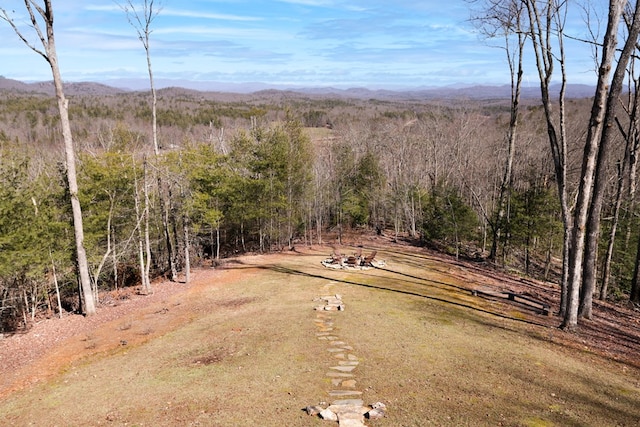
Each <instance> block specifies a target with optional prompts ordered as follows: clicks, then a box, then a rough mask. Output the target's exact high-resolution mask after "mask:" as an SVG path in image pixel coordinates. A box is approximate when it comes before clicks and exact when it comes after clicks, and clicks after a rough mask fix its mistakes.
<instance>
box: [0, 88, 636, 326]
mask: <svg viewBox="0 0 640 427" xmlns="http://www.w3.org/2000/svg"><path fill="white" fill-rule="evenodd" d="M105 92H106V91H105ZM148 98H149V94H148V93H138V92H122V93H119V94H103V95H99V94H81V93H80V94H77V95H72V96H70V118H71V123H72V128H73V133H74V138H75V142H76V144H77V147H78V181H79V189H80V200H81V204H82V206H83V215H84V227H85V245H86V248H87V254H88V260H89V263H90V272H91V280H92V285H93V287H94V292H95V293H96V296H98V295H99V292H100V291H101V290H109V289H117V288H119V287H123V286H134V285H140V283H141V281H142V275H143V274H141V270H140V262H139V260H140V259H146V255H145V251H144V248H145V240H148V242H149V249H150V256H149V258H148V262H149V263H148V264H147V265H148V267H147V268H149V269H150V275H151V277H157V276H161V275H166V276H167V277H169V278H171V279H172V280H185V279H186V277H185V276H186V275H187V274H188V267H189V266H194V265H201V264H202V263H207V264H210V263H212V262H215V260H216V259H217V258H219V257H225V256H228V255H231V254H235V253H239V252H245V251H272V250H281V249H286V248H291V247H292V246H294V245H296V244H312V243H336V239H337V240H340V239H341V237H342V233H346V232H349V231H356V232H374V231H375V230H376V229H377V230H378V231H379V232H384V233H391V234H394V235H395V236H396V237H397V238H409V239H413V240H414V241H415V242H417V243H421V244H425V245H432V246H433V247H436V248H438V249H439V250H443V251H447V252H450V253H451V254H455V255H456V256H465V257H477V258H485V257H487V256H488V253H489V249H490V246H491V244H492V242H491V238H492V232H491V229H492V227H493V226H494V224H493V222H494V220H495V215H496V203H497V202H496V201H497V199H498V197H499V190H500V186H499V183H500V180H501V174H502V164H503V163H504V158H505V156H506V153H505V144H504V139H505V132H506V130H507V129H508V125H509V110H510V109H509V103H508V101H506V100H485V101H474V102H469V101H456V100H449V101H447V102H442V101H439V102H438V101H424V100H423V101H418V100H398V101H391V100H387V101H382V100H375V99H368V100H358V99H349V98H338V97H328V96H308V95H304V94H295V93H288V92H265V93H256V94H253V95H230V94H215V93H199V92H192V91H187V90H183V89H176V88H173V89H163V90H161V91H159V93H158V116H157V117H158V134H159V144H160V147H161V150H160V155H159V156H155V155H154V154H153V150H152V144H151V141H150V137H149V135H150V132H149V122H150V119H149V118H150V114H151V112H150V107H149V104H148ZM525 104H528V105H527V107H526V109H525V111H524V112H523V118H522V128H521V130H520V133H521V138H522V143H521V145H520V147H519V151H518V156H517V159H516V162H515V165H514V173H513V177H514V179H513V183H512V192H511V197H510V202H509V209H508V215H507V216H506V217H505V219H504V221H505V222H506V223H507V224H508V233H504V234H503V235H502V236H501V237H500V241H499V242H498V243H499V245H498V247H499V251H498V257H497V258H496V262H497V263H498V264H500V265H504V266H507V267H509V268H514V269H517V270H518V271H522V272H523V273H524V274H530V275H535V276H539V277H547V278H555V279H557V275H558V272H557V270H558V268H559V267H558V264H559V261H558V258H559V257H560V256H561V255H560V252H561V249H562V224H561V218H560V212H559V208H558V202H557V200H558V198H557V195H556V193H557V190H556V186H555V184H554V173H553V167H552V164H551V162H550V154H549V152H548V151H549V149H548V144H547V142H546V134H545V131H544V128H543V123H544V119H543V117H542V113H541V108H540V106H539V105H538V102H537V101H534V100H526V101H525ZM589 105H590V102H589V100H585V99H576V100H571V101H569V107H568V113H569V121H570V122H571V123H572V124H573V126H572V127H571V128H570V135H569V139H570V140H571V141H574V142H575V145H576V146H575V147H573V148H572V150H571V153H572V156H571V167H570V168H569V169H570V171H572V172H571V179H570V181H571V182H573V183H574V184H573V185H574V188H575V186H576V185H577V183H576V180H577V174H576V171H577V170H578V166H579V162H580V158H581V153H580V152H579V150H578V148H577V147H578V144H579V143H580V140H581V138H583V134H582V133H583V129H584V126H585V121H586V120H587V119H588V112H589V111H588V109H589ZM57 117H58V115H57V114H56V104H55V99H54V98H52V97H50V96H47V95H46V94H41V93H27V92H16V91H11V90H5V91H4V92H3V93H2V96H1V97H0V156H1V160H2V162H1V164H0V179H1V180H2V185H1V186H0V188H1V190H0V191H1V192H2V196H1V197H0V200H1V201H2V202H0V205H1V208H2V215H1V216H0V233H1V236H0V239H1V240H0V242H1V243H0V244H1V245H2V251H1V252H0V285H1V289H2V306H1V307H2V328H3V331H11V330H14V329H16V328H18V327H21V326H24V325H25V324H29V322H31V321H32V320H34V319H35V318H36V317H37V316H40V315H42V314H43V313H48V314H49V315H52V314H54V313H57V312H58V311H59V310H60V308H59V307H58V302H57V300H56V295H57V292H56V289H59V290H60V295H61V297H60V298H61V302H60V305H61V307H62V310H77V309H78V308H79V307H78V303H77V296H76V294H77V287H78V284H77V280H76V271H75V264H74V262H73V259H74V258H73V257H74V256H73V253H74V250H73V247H74V245H73V230H72V228H71V225H70V224H71V218H70V215H71V214H70V212H69V208H68V203H67V201H66V200H67V198H68V194H67V188H66V185H65V179H64V171H63V169H64V166H63V151H62V145H61V141H60V138H61V137H60V132H59V130H58V127H59V123H58V119H57ZM617 153H618V155H619V158H616V157H615V156H612V164H611V165H610V168H611V170H610V176H611V179H610V188H609V193H608V200H609V203H608V204H607V208H606V209H607V212H610V211H612V209H613V204H614V203H615V197H614V196H615V194H616V183H617V180H616V176H617V175H616V173H617V171H618V169H616V165H620V162H621V160H622V158H621V157H620V156H622V155H623V154H624V152H623V147H622V146H621V147H618V150H617ZM162 205H166V207H167V209H163V206H162ZM636 211H637V208H636V206H635V203H633V200H630V199H628V198H625V204H624V209H623V210H622V214H621V222H620V230H621V233H620V237H619V238H618V239H616V251H615V253H614V262H613V266H614V267H613V269H612V273H611V276H612V277H611V278H612V280H611V281H610V285H609V292H608V295H609V296H610V297H613V298H623V297H624V294H625V293H626V292H628V291H629V283H630V277H631V275H632V273H633V265H634V259H635V257H634V256H633V255H634V254H633V251H631V250H627V249H628V248H633V247H635V245H636V241H637V231H638V230H637V229H636V225H635V221H633V220H632V219H633V218H634V215H635V213H637V212H636ZM165 214H166V217H165ZM610 217H611V215H610V214H606V215H605V216H604V220H603V221H604V223H605V224H604V225H605V228H606V227H608V224H609V223H610V222H611V221H610ZM606 243H607V241H606V239H603V240H602V244H603V245H606ZM603 253H604V250H603Z"/></svg>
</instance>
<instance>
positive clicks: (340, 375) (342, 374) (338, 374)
mask: <svg viewBox="0 0 640 427" xmlns="http://www.w3.org/2000/svg"><path fill="white" fill-rule="evenodd" d="M327 376H328V377H333V378H352V377H355V375H353V374H347V373H345V372H327Z"/></svg>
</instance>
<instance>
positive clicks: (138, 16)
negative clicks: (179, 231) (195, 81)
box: [120, 0, 177, 281]
mask: <svg viewBox="0 0 640 427" xmlns="http://www.w3.org/2000/svg"><path fill="white" fill-rule="evenodd" d="M120 8H121V9H122V10H123V11H124V12H125V13H126V15H127V19H128V20H129V23H130V24H131V26H132V27H133V28H135V30H136V32H137V33H138V38H139V39H140V41H141V42H142V45H143V47H144V50H145V53H146V58H147V70H148V72H149V85H150V88H151V130H152V140H153V151H154V153H155V156H156V160H158V158H159V156H160V144H159V143H158V120H157V104H158V97H157V94H156V87H155V84H154V80H153V67H152V66H151V51H150V44H149V39H150V36H151V24H152V23H153V20H154V19H155V18H156V16H158V14H159V13H160V11H161V10H162V7H156V2H155V1H154V0H144V1H143V3H142V6H141V8H142V10H138V9H137V8H136V5H134V4H133V1H131V0H127V2H126V4H125V5H120ZM162 190H163V184H162V178H161V177H160V176H158V194H159V198H160V207H161V209H162V226H163V228H164V237H165V241H166V242H167V253H168V258H169V268H170V270H171V280H172V281H176V280H177V267H176V265H175V262H176V261H175V260H176V256H175V248H174V246H173V245H172V244H171V233H170V231H169V225H170V224H169V204H170V203H169V202H167V201H166V200H164V197H165V196H164V193H163V191H162ZM147 251H149V248H147ZM147 265H148V263H147Z"/></svg>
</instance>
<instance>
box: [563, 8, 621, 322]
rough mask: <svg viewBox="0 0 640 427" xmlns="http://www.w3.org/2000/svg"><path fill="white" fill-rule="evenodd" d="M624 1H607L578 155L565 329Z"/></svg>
mask: <svg viewBox="0 0 640 427" xmlns="http://www.w3.org/2000/svg"><path fill="white" fill-rule="evenodd" d="M625 3H626V0H611V2H610V3H609V18H608V22H607V29H606V32H605V35H604V43H603V49H602V59H601V63H600V67H599V69H598V84H597V86H596V92H595V96H594V100H593V106H592V109H591V117H590V119H589V127H588V129H587V138H586V141H585V147H584V154H583V157H582V172H581V175H580V185H579V187H578V198H577V202H576V209H575V214H574V217H573V230H572V236H571V257H570V258H569V281H568V294H567V309H566V312H565V314H564V319H563V322H562V325H561V327H562V328H563V329H566V330H572V329H575V328H576V327H577V326H578V308H579V305H580V290H581V288H582V282H583V265H584V256H585V249H586V248H585V243H586V227H587V221H588V217H589V210H590V208H591V200H592V196H593V188H594V180H595V172H596V164H597V159H598V150H599V147H600V142H601V138H602V133H603V127H604V120H605V114H606V110H607V100H608V99H610V98H609V94H610V91H609V76H610V74H611V67H612V64H613V61H614V57H615V52H616V47H617V41H618V38H617V33H618V24H619V22H620V17H621V16H622V10H623V7H624V4H625Z"/></svg>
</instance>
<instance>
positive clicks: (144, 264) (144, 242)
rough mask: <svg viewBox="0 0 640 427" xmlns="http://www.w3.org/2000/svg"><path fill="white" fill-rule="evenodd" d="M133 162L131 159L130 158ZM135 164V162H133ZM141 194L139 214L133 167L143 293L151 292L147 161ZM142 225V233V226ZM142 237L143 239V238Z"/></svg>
mask: <svg viewBox="0 0 640 427" xmlns="http://www.w3.org/2000/svg"><path fill="white" fill-rule="evenodd" d="M132 160H133V158H132ZM134 162H135V161H134ZM143 175H144V176H143V180H142V185H143V193H144V208H143V210H142V212H140V199H141V197H140V190H139V189H138V176H137V175H136V172H135V165H134V186H135V200H134V202H135V209H136V217H137V227H136V228H137V230H138V261H139V264H140V279H141V280H142V289H143V290H144V292H145V293H149V292H150V291H151V281H150V280H149V263H150V262H151V259H150V258H151V257H150V251H151V249H150V247H149V246H150V244H149V200H148V190H147V176H146V175H147V161H146V159H145V160H144V162H143ZM143 224H144V232H143V230H142V226H143ZM143 236H144V237H143ZM145 247H146V251H147V258H146V259H145Z"/></svg>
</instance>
